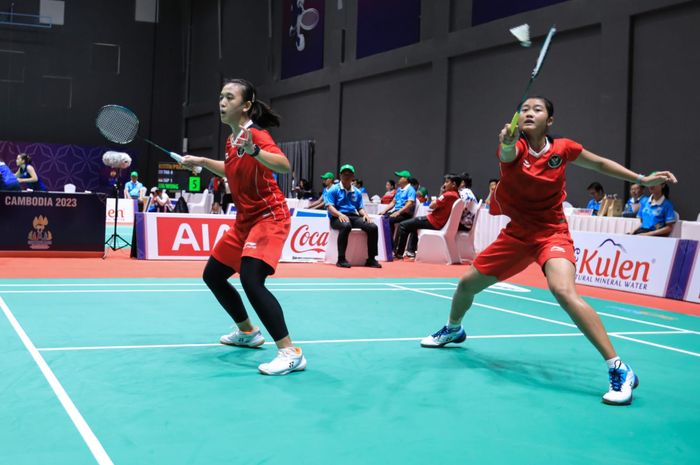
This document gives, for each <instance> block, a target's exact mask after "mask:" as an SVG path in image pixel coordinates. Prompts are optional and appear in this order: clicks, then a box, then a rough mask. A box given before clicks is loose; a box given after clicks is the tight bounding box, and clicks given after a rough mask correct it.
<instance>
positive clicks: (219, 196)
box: [207, 176, 226, 205]
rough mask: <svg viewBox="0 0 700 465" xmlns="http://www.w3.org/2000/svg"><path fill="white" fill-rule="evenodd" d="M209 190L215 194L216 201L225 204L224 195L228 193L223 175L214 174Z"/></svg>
mask: <svg viewBox="0 0 700 465" xmlns="http://www.w3.org/2000/svg"><path fill="white" fill-rule="evenodd" d="M207 190H209V192H211V193H212V194H214V202H216V203H218V204H219V205H223V203H224V196H225V195H226V181H225V180H224V178H222V177H221V176H213V177H212V178H211V179H210V180H209V186H208V187H207Z"/></svg>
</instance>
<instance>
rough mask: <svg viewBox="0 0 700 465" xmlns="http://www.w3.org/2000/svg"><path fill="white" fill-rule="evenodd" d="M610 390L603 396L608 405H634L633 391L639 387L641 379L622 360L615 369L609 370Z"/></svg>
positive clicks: (616, 364) (616, 363)
mask: <svg viewBox="0 0 700 465" xmlns="http://www.w3.org/2000/svg"><path fill="white" fill-rule="evenodd" d="M608 375H609V377H610V389H609V390H608V392H606V393H605V394H603V402H604V403H606V404H608V405H629V404H631V403H632V391H633V390H634V389H635V388H636V387H637V386H639V378H637V375H635V374H634V371H632V368H631V367H629V366H628V365H625V364H624V363H622V362H621V361H620V360H618V361H616V362H615V367H613V368H610V369H609V370H608Z"/></svg>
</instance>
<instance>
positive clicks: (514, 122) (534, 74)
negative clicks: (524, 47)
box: [510, 26, 557, 136]
mask: <svg viewBox="0 0 700 465" xmlns="http://www.w3.org/2000/svg"><path fill="white" fill-rule="evenodd" d="M555 32H557V29H556V28H555V27H554V26H552V27H551V28H549V32H548V33H547V37H546V38H545V39H544V44H542V48H541V49H540V54H539V56H538V57H537V63H536V64H535V67H534V68H533V70H532V73H531V74H530V81H529V82H528V83H527V87H526V88H525V93H523V96H522V98H521V99H520V103H518V108H516V110H515V114H514V115H513V119H512V120H511V121H510V135H511V136H512V135H513V133H515V128H516V127H517V126H518V119H520V107H521V106H522V105H523V103H525V100H526V99H527V94H528V92H530V87H532V83H533V82H535V78H536V77H537V75H538V74H539V73H540V70H541V69H542V63H544V59H545V57H546V56H547V52H548V51H549V45H550V44H551V43H552V37H553V36H554V33H555Z"/></svg>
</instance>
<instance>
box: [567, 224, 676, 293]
mask: <svg viewBox="0 0 700 465" xmlns="http://www.w3.org/2000/svg"><path fill="white" fill-rule="evenodd" d="M571 236H572V237H573V240H574V247H575V249H574V251H575V254H576V283H578V284H586V285H590V286H596V287H605V288H608V289H617V290H621V291H629V292H636V293H639V294H648V295H655V296H660V297H665V296H666V295H667V291H668V290H670V287H671V285H672V284H673V283H671V282H670V278H671V275H672V271H673V267H674V266H682V262H683V260H682V259H680V258H682V257H678V256H677V254H676V250H677V248H678V242H679V241H678V239H673V238H668V237H648V236H631V235H623V234H601V233H591V232H582V231H571Z"/></svg>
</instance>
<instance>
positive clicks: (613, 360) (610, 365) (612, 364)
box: [605, 357, 624, 369]
mask: <svg viewBox="0 0 700 465" xmlns="http://www.w3.org/2000/svg"><path fill="white" fill-rule="evenodd" d="M618 360H620V357H613V358H611V359H610V360H606V361H605V363H607V364H608V369H610V368H615V362H617V361H618ZM620 364H622V365H624V364H623V363H622V360H620Z"/></svg>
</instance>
